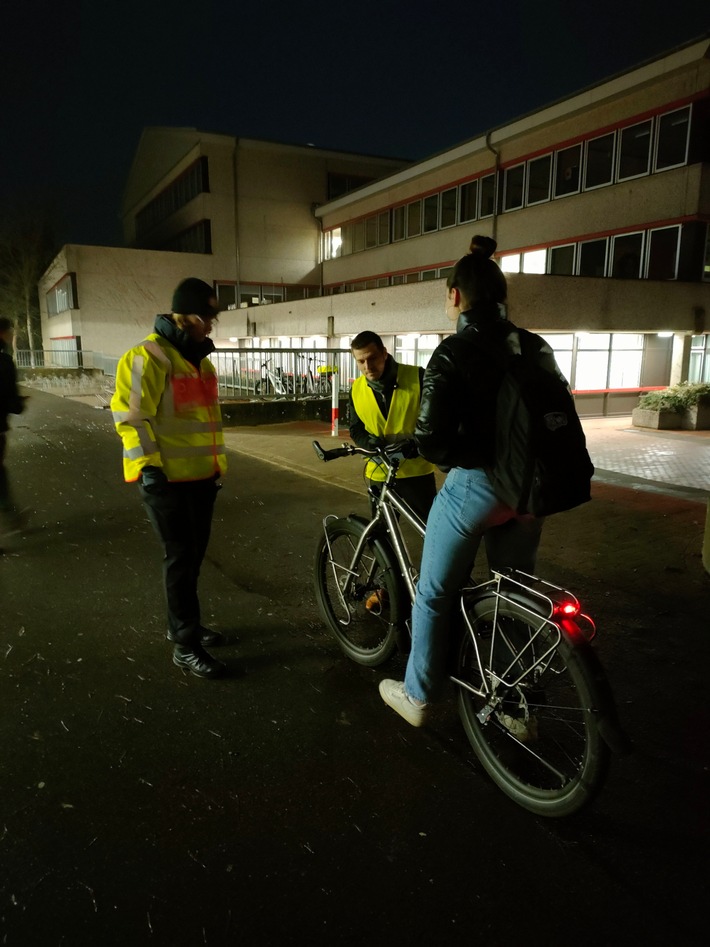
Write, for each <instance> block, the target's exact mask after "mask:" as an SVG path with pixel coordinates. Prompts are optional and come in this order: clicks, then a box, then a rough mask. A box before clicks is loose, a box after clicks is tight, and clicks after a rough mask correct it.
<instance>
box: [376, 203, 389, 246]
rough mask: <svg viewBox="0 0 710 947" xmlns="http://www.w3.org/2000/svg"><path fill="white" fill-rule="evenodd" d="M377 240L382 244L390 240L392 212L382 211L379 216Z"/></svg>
mask: <svg viewBox="0 0 710 947" xmlns="http://www.w3.org/2000/svg"><path fill="white" fill-rule="evenodd" d="M377 242H378V243H379V245H380V246H383V245H384V244H386V243H389V242H390V212H389V211H388V210H384V211H382V213H381V214H378V216H377Z"/></svg>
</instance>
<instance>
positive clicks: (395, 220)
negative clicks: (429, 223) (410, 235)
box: [392, 205, 405, 241]
mask: <svg viewBox="0 0 710 947" xmlns="http://www.w3.org/2000/svg"><path fill="white" fill-rule="evenodd" d="M404 210H405V208H404V205H403V206H402V207H395V209H394V210H393V211H392V240H393V241H396V240H404Z"/></svg>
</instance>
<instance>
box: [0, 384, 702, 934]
mask: <svg viewBox="0 0 710 947" xmlns="http://www.w3.org/2000/svg"><path fill="white" fill-rule="evenodd" d="M585 426H586V429H587V434H588V439H589V442H590V450H591V453H592V456H593V459H594V460H595V463H596V465H597V468H598V477H597V479H596V480H595V484H594V489H593V493H594V498H593V501H592V502H591V503H589V504H586V505H585V506H584V507H580V508H578V509H577V510H574V511H571V512H570V513H569V514H561V515H559V516H555V517H551V518H550V520H549V521H548V523H547V525H546V527H545V533H544V537H543V543H542V547H541V551H540V558H539V563H538V565H539V571H540V573H541V574H542V575H543V576H544V577H545V578H549V579H552V580H553V581H557V582H559V583H560V584H563V585H569V586H570V587H571V588H573V589H574V590H575V591H576V592H578V594H579V595H580V597H581V598H582V601H583V604H584V605H585V609H586V610H588V611H589V612H590V613H591V614H592V615H593V617H594V618H595V619H596V621H597V625H598V628H599V635H598V638H597V641H596V645H595V647H596V650H597V652H598V654H599V656H600V658H601V660H602V661H603V663H604V665H605V667H606V669H607V673H608V676H609V679H610V681H611V684H612V687H613V689H614V691H615V693H616V695H617V700H618V704H619V711H620V715H621V719H622V722H623V724H624V726H625V728H626V730H627V731H628V733H629V734H630V736H631V738H632V740H633V741H634V747H635V750H634V753H633V754H632V755H630V756H628V757H624V758H620V759H617V760H615V763H614V766H613V768H612V772H611V774H610V777H609V780H608V783H607V785H606V787H605V789H604V792H603V793H602V795H601V796H600V798H599V799H598V800H597V801H596V802H595V804H594V806H593V807H592V808H591V809H589V810H588V811H587V812H585V813H583V814H581V815H579V816H578V817H575V818H573V819H571V820H565V821H560V822H557V821H550V820H543V819H539V818H536V817H534V816H531V815H530V814H528V813H526V812H524V811H523V810H521V809H519V808H518V807H516V806H515V805H514V804H512V803H511V802H509V801H508V800H507V799H506V798H505V797H504V796H503V795H502V794H501V793H500V792H499V791H498V790H497V789H496V788H495V787H494V786H493V785H492V784H491V783H490V782H489V780H488V779H487V778H486V776H485V775H484V774H483V772H482V770H481V769H480V767H479V766H478V764H477V763H476V761H475V760H474V759H473V758H472V754H471V752H470V749H469V747H468V744H467V742H466V739H465V737H464V735H463V732H462V730H461V727H460V724H459V722H458V719H457V716H456V712H455V707H454V704H453V702H452V701H450V700H448V701H443V702H442V703H441V705H439V707H438V708H437V710H436V712H435V714H434V718H433V720H432V724H431V726H429V727H427V728H425V729H423V730H421V731H416V730H413V729H412V728H409V727H408V726H407V724H406V723H404V722H403V721H401V720H400V719H399V718H397V717H396V716H395V715H394V714H393V713H392V712H391V711H390V710H389V709H388V708H386V707H384V705H383V704H382V702H381V700H380V698H379V695H378V693H377V682H378V681H379V680H380V679H381V678H382V677H385V676H395V677H396V676H399V675H400V674H401V673H402V670H403V666H404V665H403V659H402V658H401V657H400V656H398V657H395V658H394V659H393V662H392V663H391V664H389V665H387V666H386V667H383V668H377V669H374V670H370V669H365V668H361V667H358V666H355V665H353V664H351V663H350V662H348V661H347V660H346V659H345V658H344V657H343V656H342V655H341V653H340V652H339V650H338V648H337V646H336V645H335V644H334V642H333V641H332V640H331V638H330V637H329V635H328V633H327V631H326V629H325V628H324V627H323V625H322V622H321V620H320V618H319V615H318V612H317V609H316V606H315V602H314V595H313V589H312V578H311V573H312V560H313V551H314V547H315V543H316V540H317V538H318V535H319V533H320V530H321V521H322V518H323V516H324V515H325V514H327V513H335V514H337V515H344V514H345V513H347V512H350V511H351V510H356V511H358V512H361V513H363V514H364V513H365V512H366V509H367V502H366V499H365V497H364V494H363V491H362V486H361V475H362V464H361V463H360V462H359V461H358V460H355V459H350V458H346V459H343V460H341V461H337V462H333V463H330V464H323V463H321V462H320V461H318V459H317V458H316V457H315V454H314V453H313V452H312V448H311V441H312V440H313V439H314V438H318V439H320V440H321V441H322V442H326V443H328V444H329V445H330V444H333V443H338V442H339V439H340V438H339V437H338V438H334V437H332V436H331V432H330V428H329V426H328V425H325V424H306V423H302V424H298V425H274V426H270V427H269V429H265V428H263V427H262V428H246V427H245V428H238V429H233V430H230V431H229V432H228V435H227V441H228V448H229V453H230V457H229V459H230V471H229V473H228V476H227V477H226V479H225V485H224V489H223V490H222V491H221V493H220V496H219V498H218V506H217V513H216V517H215V524H214V530H213V537H212V542H211V544H210V549H209V552H208V557H207V560H206V562H205V567H204V569H203V575H202V580H201V587H202V599H203V602H204V605H205V614H204V619H205V622H206V623H207V624H209V625H210V626H211V627H214V628H216V629H218V630H220V631H222V632H223V633H225V634H226V635H227V636H228V645H227V647H225V648H224V649H223V650H222V652H221V657H223V659H224V660H225V661H226V663H227V665H228V667H229V670H230V675H229V677H227V678H226V679H225V680H222V681H202V680H198V679H196V678H194V677H191V676H190V675H188V674H186V673H184V672H182V671H181V670H179V669H177V668H175V667H174V666H173V665H172V663H171V661H170V649H169V646H168V645H167V643H166V642H165V639H164V634H165V627H164V616H163V602H162V597H161V592H160V561H159V558H160V557H159V549H158V546H157V542H156V541H155V539H154V537H153V535H152V533H151V531H150V528H149V525H148V523H147V522H146V520H145V518H144V516H143V514H142V511H141V509H140V505H139V502H138V498H137V496H136V493H135V488H134V487H132V486H129V485H125V484H123V483H122V481H121V476H120V447H119V443H118V440H117V438H116V436H115V434H114V433H113V430H112V426H111V419H110V416H109V413H108V412H107V411H101V410H97V409H96V408H94V407H92V406H91V405H89V404H80V403H77V402H74V401H71V400H69V399H65V398H61V397H58V396H56V395H51V394H46V393H43V392H33V393H32V399H31V401H30V403H29V408H28V411H27V413H26V414H25V415H23V416H22V417H21V418H20V419H18V421H17V422H16V423H15V426H14V428H13V431H12V432H11V435H10V438H11V440H10V453H9V456H8V465H9V467H10V470H11V472H12V474H13V476H14V479H15V484H16V492H17V494H18V499H19V500H20V502H21V503H22V505H27V506H29V507H30V508H31V509H32V511H33V513H32V521H31V525H30V527H29V528H28V529H27V530H26V531H25V532H24V533H22V534H21V535H17V536H14V537H11V538H10V541H8V542H6V543H5V544H4V548H5V553H4V555H2V556H0V751H1V754H2V755H1V759H2V765H1V766H0V800H2V802H1V803H0V806H1V808H0V938H1V940H0V942H2V943H3V944H8V945H19V947H34V945H38V947H39V945H41V947H45V945H54V944H57V945H59V944H61V945H84V944H86V945H89V944H90V945H96V944H101V945H114V944H115V945H120V947H124V945H126V944H131V945H139V947H140V945H143V944H145V945H160V947H162V945H166V947H182V945H185V947H193V945H195V947H197V945H202V944H211V945H233V944H234V945H236V944H240V945H241V944H246V945H258V947H260V945H272V944H273V945H276V944H279V945H282V944H299V945H300V944H302V943H311V944H333V943H337V944H352V945H360V944H366V943H367V944H369V943H377V944H379V943H384V942H386V941H389V940H395V939H396V940H397V941H402V942H404V943H409V944H413V945H420V944H421V945H424V944H430V943H441V944H444V945H448V944H451V945H459V944H462V945H463V944H470V943H471V942H473V943H481V944H485V945H486V947H497V945H504V944H505V945H509V944H510V943H517V942H523V943H525V944H526V945H530V947H537V945H539V947H543V945H544V947H557V945H563V944H565V945H566V944H568V943H569V942H570V941H572V942H575V943H576V944H578V945H583V947H584V945H592V944H593V945H595V947H599V945H618V944H622V943H634V944H644V945H656V944H659V945H660V944H663V945H664V947H665V945H667V944H668V943H669V942H683V943H684V944H690V945H695V944H701V943H703V944H704V943H705V941H706V917H705V915H706V912H705V903H704V893H705V878H706V870H707V855H706V852H707V845H708V841H709V835H710V833H708V819H707V814H706V810H707V803H706V800H707V789H708V786H707V782H708V779H707V777H708V753H707V732H708V728H709V725H710V713H709V712H708V710H707V701H706V693H707V684H706V677H707V675H706V673H705V670H704V668H705V664H706V663H707V662H708V661H709V660H710V646H709V644H708V641H709V636H708V634H707V610H708V609H707V606H708V589H709V580H708V576H707V575H706V574H705V572H704V570H703V567H702V562H701V555H700V549H701V545H702V539H703V535H704V525H705V516H706V503H707V495H708V491H707V486H708V483H709V482H710V480H709V479H708V471H709V467H708V464H709V463H710V456H709V455H710V440H708V438H707V436H706V434H705V433H697V434H696V433H693V432H691V433H689V434H674V435H668V434H665V433H657V434H650V433H646V432H636V431H633V430H631V429H630V426H629V424H628V419H611V420H604V421H600V422H598V423H597V422H587V423H586V425H585ZM626 445H628V446H626ZM659 458H665V460H664V461H662V462H661V463H660V465H659V463H658V461H659ZM481 568H483V565H482V566H481Z"/></svg>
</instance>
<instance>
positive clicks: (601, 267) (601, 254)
mask: <svg viewBox="0 0 710 947" xmlns="http://www.w3.org/2000/svg"><path fill="white" fill-rule="evenodd" d="M606 245H607V241H606V240H588V241H587V242H586V243H580V245H579V252H578V262H577V266H578V273H579V275H580V276H606Z"/></svg>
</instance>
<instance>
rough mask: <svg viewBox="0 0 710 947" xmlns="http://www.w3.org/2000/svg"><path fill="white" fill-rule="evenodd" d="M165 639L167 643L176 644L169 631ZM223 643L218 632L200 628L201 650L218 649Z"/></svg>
mask: <svg viewBox="0 0 710 947" xmlns="http://www.w3.org/2000/svg"><path fill="white" fill-rule="evenodd" d="M165 637H166V638H167V639H168V641H172V642H173V644H175V643H176V638H175V635H173V633H172V631H169V632H168V633H167V635H166V636H165ZM224 643H225V637H224V635H220V633H219V632H218V631H211V630H210V629H209V628H203V627H202V626H200V644H201V645H202V647H203V648H218V647H219V646H220V645H223V644H224Z"/></svg>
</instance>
